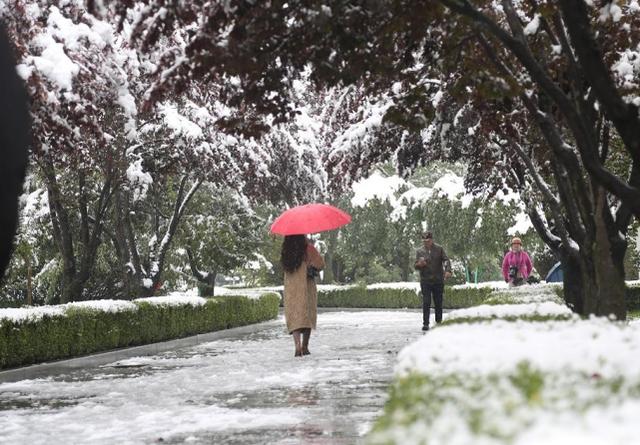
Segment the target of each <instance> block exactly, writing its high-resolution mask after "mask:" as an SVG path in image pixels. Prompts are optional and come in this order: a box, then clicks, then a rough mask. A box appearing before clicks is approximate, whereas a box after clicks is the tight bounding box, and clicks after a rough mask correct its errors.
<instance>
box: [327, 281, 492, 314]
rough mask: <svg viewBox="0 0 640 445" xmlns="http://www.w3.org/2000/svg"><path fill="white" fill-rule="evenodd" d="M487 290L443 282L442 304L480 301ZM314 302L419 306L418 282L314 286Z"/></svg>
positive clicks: (452, 305) (455, 305)
mask: <svg viewBox="0 0 640 445" xmlns="http://www.w3.org/2000/svg"><path fill="white" fill-rule="evenodd" d="M490 293H491V288H489V287H487V288H485V287H458V286H447V287H446V289H445V293H444V307H445V308H449V309H456V308H463V307H469V306H473V305H476V304H481V303H482V302H483V301H484V300H485V299H486V298H487V297H488V295H489V294H490ZM318 306H320V307H358V308H386V309H392V308H421V307H422V297H421V296H420V284H419V283H381V284H372V285H369V286H366V287H365V286H331V287H325V286H318Z"/></svg>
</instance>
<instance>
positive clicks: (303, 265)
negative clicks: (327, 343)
mask: <svg viewBox="0 0 640 445" xmlns="http://www.w3.org/2000/svg"><path fill="white" fill-rule="evenodd" d="M281 261H282V267H283V269H284V317H285V319H286V321H287V330H288V331H289V333H290V334H293V341H294V343H295V347H296V352H295V356H296V357H301V356H303V355H309V354H310V352H309V338H310V337H311V329H315V328H316V320H317V318H318V309H317V308H318V292H317V290H316V282H315V279H314V278H315V274H314V270H321V269H323V268H324V260H323V259H322V256H320V254H319V253H318V251H317V250H316V248H315V247H314V246H313V244H311V243H310V242H309V240H307V238H306V237H305V236H304V235H289V236H285V238H284V242H283V243H282V254H281ZM300 336H302V342H301V341H300Z"/></svg>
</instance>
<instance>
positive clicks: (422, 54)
mask: <svg viewBox="0 0 640 445" xmlns="http://www.w3.org/2000/svg"><path fill="white" fill-rule="evenodd" d="M143 3H144V4H145V5H146V9H143V10H141V11H143V12H142V13H141V14H139V15H138V16H137V22H136V23H137V26H136V30H137V33H136V32H134V36H136V37H138V38H139V40H138V41H139V42H141V47H142V48H148V47H149V46H150V45H153V44H154V42H156V41H157V40H158V38H159V36H160V35H162V34H163V33H164V32H167V31H168V32H173V29H175V28H176V27H190V28H192V29H194V32H193V33H192V34H191V38H190V39H189V41H188V42H187V43H186V45H185V46H184V51H183V52H182V53H180V54H179V55H178V54H176V56H175V57H174V58H173V59H172V60H169V59H167V60H166V64H165V65H164V66H163V68H162V69H161V70H160V71H159V72H160V73H162V75H160V76H158V77H157V82H156V84H155V85H154V87H153V88H152V89H151V91H152V92H157V91H163V90H164V91H166V90H167V89H169V88H170V87H171V86H172V85H173V84H178V85H184V84H185V83H187V82H189V81H191V80H193V79H203V78H221V77H224V76H225V75H229V74H232V75H234V76H236V77H237V78H238V79H239V81H238V82H237V84H236V85H235V90H234V91H235V93H234V94H235V95H234V98H235V99H236V101H237V103H238V105H240V107H239V108H240V109H243V108H246V109H251V110H252V111H255V112H256V114H262V115H267V114H270V115H273V116H277V118H281V119H287V118H289V119H290V118H291V116H292V111H293V109H294V107H292V105H291V101H290V100H288V99H289V97H290V95H289V91H291V79H293V78H295V73H299V72H303V71H306V72H308V73H309V78H310V79H312V80H313V81H314V82H315V83H316V84H318V85H322V86H334V85H337V84H353V83H355V82H360V83H361V84H363V85H364V86H365V88H366V91H367V92H368V93H369V94H372V95H373V97H377V98H385V97H388V98H391V99H392V101H391V103H390V104H385V109H384V113H383V116H382V117H383V119H382V121H383V122H384V121H386V122H388V123H391V124H393V125H387V126H385V128H383V129H381V130H380V131H379V134H380V136H382V139H381V140H382V141H393V142H394V143H393V145H390V146H388V147H387V148H386V149H385V148H384V147H380V146H379V145H378V146H376V145H373V146H371V145H369V146H368V147H367V146H362V145H360V146H358V144H352V145H351V148H356V149H357V150H358V154H357V155H356V156H354V155H353V154H352V151H351V150H349V151H344V152H343V153H344V154H345V155H347V154H348V155H347V156H346V159H348V160H349V162H346V163H343V165H344V167H345V168H346V167H347V166H350V167H348V168H349V169H350V170H352V171H355V172H362V173H365V172H366V171H367V170H368V168H370V166H371V165H372V164H374V161H379V160H386V159H389V158H391V157H393V156H395V157H396V159H397V160H398V161H399V162H400V163H401V164H404V165H405V166H409V167H410V166H413V165H416V164H417V163H420V162H425V158H426V159H429V158H433V157H434V156H435V155H443V156H449V155H456V152H455V150H454V151H453V153H451V152H447V151H442V152H440V150H439V149H438V148H437V147H438V144H437V139H438V137H439V136H441V135H442V131H444V132H446V131H447V127H444V126H442V127H440V133H439V134H431V135H429V133H428V132H427V133H426V134H420V133H421V132H422V130H425V129H427V128H428V127H429V124H430V123H431V122H432V121H433V119H434V118H437V117H438V116H437V113H438V108H439V106H440V105H441V103H442V99H443V97H444V96H445V95H449V96H451V97H452V98H453V99H454V100H455V106H454V108H455V109H456V112H458V111H461V112H464V111H465V110H464V107H471V108H470V109H467V110H466V111H468V112H469V113H470V114H469V115H470V116H473V117H475V118H476V122H475V124H473V125H469V126H466V130H467V136H469V135H470V136H473V135H474V134H476V132H477V133H478V134H481V135H482V136H483V138H482V140H483V142H484V143H483V145H481V146H480V147H479V148H478V149H477V150H475V151H469V152H468V153H470V154H472V155H473V157H472V158H471V159H470V160H471V162H472V163H476V164H477V167H476V169H475V170H471V171H472V173H479V175H478V176H479V177H487V174H486V173H483V172H485V171H487V170H489V171H491V172H493V174H492V175H489V176H490V177H491V178H492V181H491V183H492V184H495V182H497V181H498V178H499V177H500V176H502V177H503V178H504V177H506V176H509V175H511V174H512V173H511V172H514V174H515V175H516V177H517V178H516V179H517V180H514V181H516V182H519V183H521V184H522V187H523V191H525V192H527V193H524V194H523V196H525V197H526V196H527V195H528V196H529V198H528V199H529V200H530V201H529V202H530V204H529V209H530V211H531V212H532V215H533V216H534V218H533V219H534V222H535V224H536V227H537V229H538V231H539V233H541V234H543V235H544V239H545V241H547V242H548V243H549V244H550V245H555V248H556V249H558V250H559V251H560V253H561V254H562V256H563V262H564V263H565V272H566V273H565V277H566V279H565V293H566V296H567V300H568V301H569V303H570V304H571V305H572V306H573V307H574V309H575V310H576V311H577V312H580V313H585V314H587V313H595V314H609V313H614V314H616V315H617V316H618V317H620V318H623V317H624V316H625V308H624V299H623V293H624V282H623V269H622V258H623V257H624V252H625V250H626V238H625V232H626V230H627V228H628V226H629V222H630V218H631V215H636V216H639V215H640V204H639V203H640V126H638V125H637V124H638V106H640V103H639V102H640V99H638V72H639V71H640V68H639V66H638V64H637V63H636V61H637V54H638V51H637V46H638V42H639V41H640V35H639V33H640V31H638V30H639V29H640V26H638V25H639V24H640V15H639V14H638V7H637V3H636V2H635V1H630V2H625V3H621V4H618V3H616V2H605V3H604V4H603V5H600V6H596V5H593V4H592V3H585V2H583V1H582V0H560V1H559V2H558V3H555V4H551V3H548V2H546V3H545V2H537V1H534V2H526V3H522V2H513V1H512V0H502V1H500V2H490V1H484V0H481V1H473V2H472V1H469V0H461V1H458V0H434V1H429V2H426V3H425V2H418V1H415V0H396V1H383V0H380V1H373V2H365V3H362V2H358V1H352V2H351V1H350V2H340V3H330V4H326V3H325V2H311V3H309V2H295V1H294V2H290V1H289V2H245V1H241V0H237V1H231V2H225V3H224V4H216V5H209V7H208V8H202V9H197V8H194V7H193V5H191V4H189V5H186V4H183V3H172V4H168V3H165V2H161V1H155V0H148V1H145V2H143ZM122 4H124V5H126V4H127V3H126V2H122ZM159 11H162V14H159V13H158V12H159ZM454 121H455V119H454ZM510 124H513V125H510ZM449 125H451V124H449ZM254 128H255V127H254ZM404 129H409V130H410V131H409V132H406V131H405V130H404ZM429 136H431V138H429ZM434 136H436V137H435V138H434ZM611 141H619V143H620V144H619V146H618V148H619V149H620V150H621V151H622V152H623V153H624V154H625V155H626V159H627V160H628V163H627V165H626V168H625V169H624V171H622V172H620V171H618V172H616V171H614V170H612V169H611V167H610V165H609V162H610V158H611V153H612V152H613V151H615V150H612V149H611V143H610V142H611ZM369 147H375V148H374V149H371V148H369ZM398 147H400V148H398ZM432 150H433V151H434V154H428V155H427V156H423V155H422V152H424V151H427V152H430V153H431V151H432ZM461 154H465V152H464V151H463V152H462V153H461ZM547 161H548V162H549V165H547V166H545V162H547ZM334 163H340V161H339V160H337V161H335V160H334ZM360 166H364V168H362V167H360ZM401 167H402V165H401ZM485 167H486V168H485ZM496 173H497V174H496ZM349 178H350V179H356V178H355V177H352V176H350V177H349ZM470 182H471V183H474V182H475V183H476V184H479V183H480V180H479V179H473V178H472V179H471V180H470ZM535 198H538V203H539V204H542V205H543V206H544V208H545V212H546V215H543V214H541V213H540V212H538V211H537V210H538V207H537V205H538V204H534V199H535ZM536 215H537V216H538V217H536ZM545 216H546V217H545Z"/></svg>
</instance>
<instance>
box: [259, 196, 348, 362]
mask: <svg viewBox="0 0 640 445" xmlns="http://www.w3.org/2000/svg"><path fill="white" fill-rule="evenodd" d="M350 221H351V217H350V216H349V215H348V214H346V213H345V212H343V211H342V210H340V209H337V208H335V207H333V206H330V205H327V204H306V205H303V206H298V207H294V208H292V209H289V210H287V211H286V212H284V213H283V214H282V215H280V216H279V217H278V218H276V220H275V221H274V222H273V224H272V225H271V233H278V234H280V235H285V237H284V242H283V243H282V253H281V256H280V260H281V262H282V267H283V269H284V317H285V319H286V322H287V330H288V331H289V333H290V334H292V335H293V341H294V343H295V347H296V351H295V356H296V357H301V356H303V355H309V354H310V352H309V338H310V337H311V329H315V328H316V320H317V318H318V308H317V306H318V293H317V290H316V282H315V275H316V274H317V271H319V270H321V269H322V268H324V260H323V259H322V256H320V254H319V253H318V251H317V250H316V248H315V247H314V246H313V244H311V242H310V241H309V240H308V239H307V237H306V236H305V234H309V233H317V232H323V231H325V230H332V229H337V228H338V227H341V226H343V225H345V224H347V223H349V222H350ZM300 337H302V339H301V338H300Z"/></svg>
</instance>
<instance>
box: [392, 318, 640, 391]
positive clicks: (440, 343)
mask: <svg viewBox="0 0 640 445" xmlns="http://www.w3.org/2000/svg"><path fill="white" fill-rule="evenodd" d="M638 354H640V326H638V325H626V324H622V323H613V322H611V321H610V320H608V319H606V318H593V319H590V320H573V321H549V322H544V323H536V322H524V321H516V322H510V321H503V320H494V321H487V322H478V323H472V324H454V325H450V326H442V327H438V328H437V329H433V330H432V331H430V332H429V335H427V336H425V337H424V338H422V339H420V340H418V341H417V342H416V343H414V344H412V345H411V346H408V347H407V348H406V349H404V350H403V351H402V352H401V353H400V355H399V361H398V365H397V371H398V372H399V373H401V374H403V373H406V372H410V371H418V372H422V373H424V374H426V375H434V374H440V375H442V374H451V373H456V372H469V373H473V374H480V375H486V374H490V373H494V372H509V371H512V370H514V369H515V368H516V367H517V365H518V364H519V363H520V362H523V361H527V362H529V363H530V364H531V365H532V366H535V367H536V368H537V369H541V370H545V371H557V372H566V371H569V370H572V371H575V372H584V373H587V374H589V375H591V374H593V373H598V374H600V375H602V376H604V377H610V378H614V377H617V376H626V377H632V378H636V379H640V367H638V366H636V363H637V357H638Z"/></svg>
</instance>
